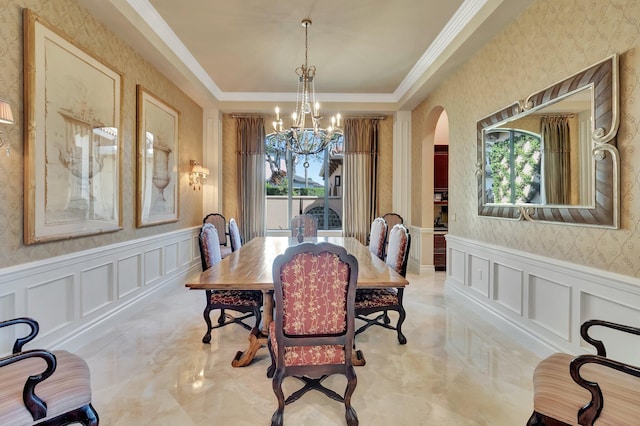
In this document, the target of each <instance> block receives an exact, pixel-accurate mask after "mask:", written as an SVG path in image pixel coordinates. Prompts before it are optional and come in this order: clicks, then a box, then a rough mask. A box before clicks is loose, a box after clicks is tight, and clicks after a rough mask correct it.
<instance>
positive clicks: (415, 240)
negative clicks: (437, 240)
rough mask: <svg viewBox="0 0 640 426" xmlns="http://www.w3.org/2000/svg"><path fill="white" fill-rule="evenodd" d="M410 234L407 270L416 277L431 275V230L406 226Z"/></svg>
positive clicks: (432, 271) (433, 269) (432, 267)
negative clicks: (416, 275)
mask: <svg viewBox="0 0 640 426" xmlns="http://www.w3.org/2000/svg"><path fill="white" fill-rule="evenodd" d="M408 228H409V233H410V234H411V248H410V250H409V265H408V267H407V269H408V270H409V271H410V272H412V273H414V274H418V275H425V274H433V273H434V271H435V268H434V266H433V228H419V227H417V226H411V225H408Z"/></svg>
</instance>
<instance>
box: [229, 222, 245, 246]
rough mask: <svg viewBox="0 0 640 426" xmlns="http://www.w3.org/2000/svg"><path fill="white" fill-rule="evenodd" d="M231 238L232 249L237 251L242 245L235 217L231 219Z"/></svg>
mask: <svg viewBox="0 0 640 426" xmlns="http://www.w3.org/2000/svg"><path fill="white" fill-rule="evenodd" d="M229 239H230V240H231V251H236V250H238V249H239V248H240V247H242V239H241V238H240V230H239V229H238V224H237V223H236V220H235V219H234V218H231V219H229Z"/></svg>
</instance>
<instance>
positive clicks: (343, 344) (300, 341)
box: [267, 243, 358, 425]
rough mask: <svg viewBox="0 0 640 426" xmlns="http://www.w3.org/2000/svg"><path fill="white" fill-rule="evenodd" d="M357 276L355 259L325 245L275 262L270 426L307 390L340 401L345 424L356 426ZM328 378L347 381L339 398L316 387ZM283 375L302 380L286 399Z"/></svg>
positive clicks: (299, 249) (307, 246) (300, 248)
mask: <svg viewBox="0 0 640 426" xmlns="http://www.w3.org/2000/svg"><path fill="white" fill-rule="evenodd" d="M357 277H358V261H357V260H356V258H355V257H353V256H352V255H350V254H347V251H346V250H345V249H344V248H343V247H340V246H336V245H333V244H330V243H319V244H313V243H302V244H299V245H296V246H292V247H289V248H288V249H287V250H286V252H285V253H284V254H282V255H280V256H278V257H277V258H276V259H275V261H274V263H273V283H274V295H275V306H276V311H275V321H273V322H272V323H271V325H270V328H269V343H268V346H269V352H270V354H271V367H269V371H268V373H267V376H268V377H273V391H274V393H275V394H276V397H277V398H278V409H277V410H276V412H275V413H274V414H273V417H272V419H271V424H272V425H282V422H283V414H284V406H285V405H286V404H289V403H291V402H293V401H296V400H297V399H298V398H300V397H301V396H302V395H303V394H305V393H306V392H307V391H308V390H310V389H316V390H319V391H320V392H322V393H324V394H325V395H327V396H328V397H330V398H332V399H335V400H337V401H340V402H344V405H345V410H346V414H345V417H346V419H347V424H349V425H357V424H358V418H357V415H356V411H355V410H354V409H353V407H351V395H352V394H353V391H354V390H355V388H356V382H357V380H356V373H355V371H354V369H353V365H352V363H351V352H352V348H353V338H354V299H355V290H356V283H357ZM332 374H344V375H345V376H346V378H347V387H346V390H345V392H344V397H343V396H340V395H339V394H338V393H336V392H334V391H333V390H331V389H328V388H326V387H324V386H323V385H322V384H321V382H322V381H323V380H324V379H325V378H326V377H328V376H330V375H332ZM287 376H294V377H296V378H298V379H300V380H302V381H303V382H304V386H303V387H302V388H301V389H299V390H298V391H296V392H294V393H292V394H291V395H290V396H289V397H288V398H287V399H286V400H285V397H284V393H283V391H282V381H283V380H284V378H285V377H287Z"/></svg>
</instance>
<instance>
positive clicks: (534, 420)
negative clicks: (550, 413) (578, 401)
mask: <svg viewBox="0 0 640 426" xmlns="http://www.w3.org/2000/svg"><path fill="white" fill-rule="evenodd" d="M527 426H570V425H569V424H567V423H565V422H561V421H560V420H556V419H554V418H551V417H547V416H545V415H544V414H540V413H538V412H537V411H534V412H533V413H532V414H531V417H529V421H527Z"/></svg>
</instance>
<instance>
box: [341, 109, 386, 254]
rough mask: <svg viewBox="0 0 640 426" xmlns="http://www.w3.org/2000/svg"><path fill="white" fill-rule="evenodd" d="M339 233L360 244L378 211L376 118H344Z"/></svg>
mask: <svg viewBox="0 0 640 426" xmlns="http://www.w3.org/2000/svg"><path fill="white" fill-rule="evenodd" d="M343 185H344V194H343V209H342V211H343V214H342V216H343V219H342V228H343V229H342V232H343V234H344V236H345V237H355V238H357V239H358V241H360V242H361V243H363V244H366V242H367V235H368V234H369V229H370V227H371V222H373V219H374V218H375V217H376V215H377V212H378V119H377V118H347V119H345V120H344V183H343Z"/></svg>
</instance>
